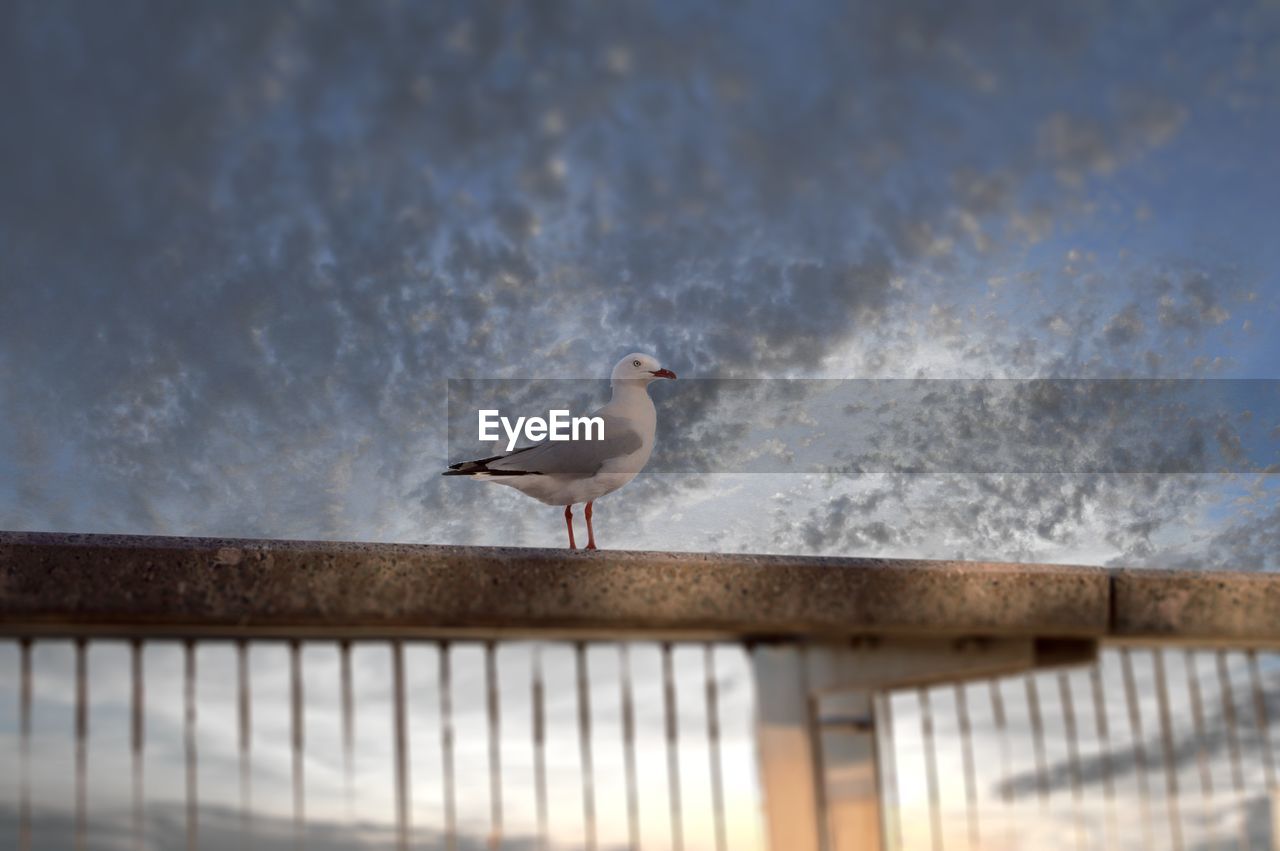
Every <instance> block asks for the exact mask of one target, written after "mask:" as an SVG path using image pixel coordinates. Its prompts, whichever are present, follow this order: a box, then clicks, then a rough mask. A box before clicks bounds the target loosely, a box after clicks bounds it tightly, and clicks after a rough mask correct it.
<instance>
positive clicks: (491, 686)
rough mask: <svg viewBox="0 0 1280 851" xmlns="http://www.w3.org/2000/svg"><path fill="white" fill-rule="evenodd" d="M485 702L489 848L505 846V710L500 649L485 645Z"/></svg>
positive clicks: (495, 646)
mask: <svg viewBox="0 0 1280 851" xmlns="http://www.w3.org/2000/svg"><path fill="white" fill-rule="evenodd" d="M484 683H485V700H486V704H487V712H488V717H489V847H490V848H494V849H496V848H499V847H501V845H502V833H503V827H502V715H501V712H502V706H501V703H500V701H499V699H498V646H497V644H496V643H495V642H494V641H492V640H491V641H486V642H485V645H484Z"/></svg>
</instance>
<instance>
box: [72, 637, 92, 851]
mask: <svg viewBox="0 0 1280 851" xmlns="http://www.w3.org/2000/svg"><path fill="white" fill-rule="evenodd" d="M75 663H76V673H75V676H76V712H75V735H76V781H75V783H76V827H75V847H76V851H84V848H85V841H86V838H87V836H86V831H87V824H86V822H87V819H88V815H89V810H88V789H87V786H88V773H89V747H88V745H89V741H88V740H89V673H88V642H87V641H86V640H85V639H84V638H77V639H76V641H75Z"/></svg>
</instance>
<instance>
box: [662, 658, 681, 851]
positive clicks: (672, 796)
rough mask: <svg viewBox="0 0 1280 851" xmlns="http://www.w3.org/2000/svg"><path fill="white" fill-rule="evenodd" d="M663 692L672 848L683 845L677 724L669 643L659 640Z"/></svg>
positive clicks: (678, 848)
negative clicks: (660, 645)
mask: <svg viewBox="0 0 1280 851" xmlns="http://www.w3.org/2000/svg"><path fill="white" fill-rule="evenodd" d="M662 695H663V705H664V707H665V715H666V727H667V729H666V733H667V797H668V801H669V804H670V810H671V847H672V848H673V849H675V851H682V849H683V848H684V815H683V806H682V801H681V798H680V795H681V793H680V754H679V752H678V751H677V747H678V746H679V737H680V727H679V720H678V719H677V718H676V685H675V673H674V672H673V670H672V664H671V642H669V641H664V642H663V643H662Z"/></svg>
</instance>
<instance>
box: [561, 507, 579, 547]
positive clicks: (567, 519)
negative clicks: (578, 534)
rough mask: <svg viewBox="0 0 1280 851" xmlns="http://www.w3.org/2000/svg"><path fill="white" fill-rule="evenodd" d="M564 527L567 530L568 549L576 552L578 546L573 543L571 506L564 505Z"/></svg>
mask: <svg viewBox="0 0 1280 851" xmlns="http://www.w3.org/2000/svg"><path fill="white" fill-rule="evenodd" d="M564 525H565V526H566V527H568V529H569V549H571V550H576V549H577V548H578V545H577V544H575V543H574V542H573V506H572V505H566V506H565V507H564Z"/></svg>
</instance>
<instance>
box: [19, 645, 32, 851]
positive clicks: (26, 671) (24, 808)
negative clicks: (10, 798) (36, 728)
mask: <svg viewBox="0 0 1280 851" xmlns="http://www.w3.org/2000/svg"><path fill="white" fill-rule="evenodd" d="M18 652H19V656H20V663H19V664H20V668H21V670H20V673H19V677H20V679H21V681H22V682H21V684H20V686H19V689H20V691H19V695H18V727H19V736H20V737H21V739H22V745H21V748H20V753H19V756H18V761H19V762H20V763H21V765H20V767H19V769H18V773H19V775H20V779H19V789H18V848H19V851H31V639H30V638H21V639H19V640H18Z"/></svg>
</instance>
